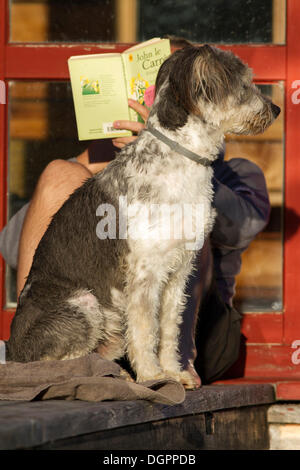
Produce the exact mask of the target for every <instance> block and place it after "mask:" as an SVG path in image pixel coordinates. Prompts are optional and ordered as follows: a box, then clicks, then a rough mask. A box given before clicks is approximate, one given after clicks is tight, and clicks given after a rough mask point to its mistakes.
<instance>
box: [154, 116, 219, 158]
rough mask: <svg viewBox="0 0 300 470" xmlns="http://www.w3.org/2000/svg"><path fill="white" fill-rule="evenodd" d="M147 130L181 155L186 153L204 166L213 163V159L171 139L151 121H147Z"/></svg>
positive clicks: (186, 155)
mask: <svg viewBox="0 0 300 470" xmlns="http://www.w3.org/2000/svg"><path fill="white" fill-rule="evenodd" d="M145 130H146V131H148V132H150V133H151V134H152V135H154V136H155V137H156V138H157V139H159V140H161V141H162V142H163V143H164V144H166V145H168V146H169V147H170V148H171V149H172V150H174V151H175V152H177V153H180V154H181V155H184V156H185V157H187V158H189V159H190V160H193V162H196V163H201V165H204V166H210V165H211V164H212V161H211V160H209V159H208V158H205V157H201V156H200V155H198V154H197V153H194V152H192V151H191V150H188V149H187V148H185V147H183V146H182V145H180V144H179V143H178V142H175V140H172V139H169V137H167V136H166V135H164V134H163V133H162V132H160V131H158V130H157V129H155V128H154V127H153V126H152V125H151V124H150V123H149V122H148V123H147V128H146V129H145Z"/></svg>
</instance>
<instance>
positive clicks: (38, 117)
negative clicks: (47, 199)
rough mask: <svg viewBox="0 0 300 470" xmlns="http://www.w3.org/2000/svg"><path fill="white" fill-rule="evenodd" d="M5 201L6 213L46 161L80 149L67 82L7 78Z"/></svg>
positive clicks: (10, 277)
mask: <svg viewBox="0 0 300 470" xmlns="http://www.w3.org/2000/svg"><path fill="white" fill-rule="evenodd" d="M9 85H10V86H9V99H8V104H9V117H10V122H9V149H8V151H9V155H8V168H9V172H8V201H7V203H8V207H7V214H8V219H10V218H11V217H12V216H13V215H14V214H15V213H16V212H17V211H18V210H19V209H20V208H21V207H22V206H23V205H24V204H25V203H26V202H28V201H29V200H30V198H31V197H32V194H33V191H34V189H35V186H36V183H37V181H38V178H39V176H40V174H41V173H42V171H43V169H44V168H45V167H46V165H47V164H48V163H49V162H50V161H51V160H54V159H57V158H62V159H67V158H71V157H75V156H76V155H79V154H80V153H81V152H82V151H83V150H84V149H85V148H86V147H87V145H88V144H87V143H86V142H79V141H78V137H77V128H76V122H75V115H74V106H73V100H72V92H71V87H70V84H69V83H66V82H38V81H35V82H31V81H24V82H22V81H18V82H11V83H10V84H9ZM15 302H16V272H15V271H14V270H13V269H11V268H9V267H8V266H7V268H6V303H7V306H12V305H14V303H15Z"/></svg>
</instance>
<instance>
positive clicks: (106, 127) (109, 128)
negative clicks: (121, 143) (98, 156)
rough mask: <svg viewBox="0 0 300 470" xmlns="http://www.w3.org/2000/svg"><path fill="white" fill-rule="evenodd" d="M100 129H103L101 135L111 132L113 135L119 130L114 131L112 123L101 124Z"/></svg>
mask: <svg viewBox="0 0 300 470" xmlns="http://www.w3.org/2000/svg"><path fill="white" fill-rule="evenodd" d="M102 127H103V133H104V134H111V133H112V132H113V133H117V134H118V133H119V132H120V130H118V129H116V128H115V127H113V123H112V122H104V123H103V124H102Z"/></svg>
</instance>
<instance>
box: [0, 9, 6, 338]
mask: <svg viewBox="0 0 300 470" xmlns="http://www.w3.org/2000/svg"><path fill="white" fill-rule="evenodd" d="M0 12H1V13H0V80H3V81H5V60H6V57H5V51H6V49H5V45H6V40H7V29H6V26H7V22H6V1H5V0H0ZM6 120H7V94H6V104H0V182H1V191H0V230H1V229H2V227H3V226H4V223H5V217H6V198H5V195H6V147H7V133H6V130H7V126H6ZM4 269H5V265H4V261H3V258H2V257H1V256H0V282H1V285H0V309H1V310H2V308H3V306H4V273H5V271H4ZM2 334H3V313H2V312H1V311H0V338H1V336H2Z"/></svg>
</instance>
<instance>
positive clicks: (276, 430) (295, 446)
mask: <svg viewBox="0 0 300 470" xmlns="http://www.w3.org/2000/svg"><path fill="white" fill-rule="evenodd" d="M269 433H270V450H300V425H299V424H270V426H269Z"/></svg>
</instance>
